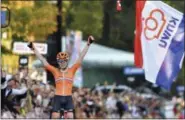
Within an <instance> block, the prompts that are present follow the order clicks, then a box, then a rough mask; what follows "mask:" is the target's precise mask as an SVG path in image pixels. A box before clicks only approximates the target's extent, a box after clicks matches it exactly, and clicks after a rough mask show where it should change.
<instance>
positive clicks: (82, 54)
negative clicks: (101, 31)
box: [76, 36, 94, 63]
mask: <svg viewBox="0 0 185 120" xmlns="http://www.w3.org/2000/svg"><path fill="white" fill-rule="evenodd" d="M93 41H94V37H93V36H89V37H88V42H87V45H86V46H85V48H84V49H83V50H82V52H81V53H80V56H79V58H78V60H77V61H76V63H82V61H83V59H84V57H85V55H86V53H87V51H88V49H89V47H90V45H91V43H93Z"/></svg>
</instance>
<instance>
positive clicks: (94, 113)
mask: <svg viewBox="0 0 185 120" xmlns="http://www.w3.org/2000/svg"><path fill="white" fill-rule="evenodd" d="M54 92H55V87H54V86H53V85H50V84H47V83H46V84H44V83H42V82H41V81H37V80H33V79H30V78H29V77H28V76H26V77H23V78H21V79H20V78H19V75H18V74H16V75H13V76H11V77H7V75H6V74H5V72H3V71H2V73H1V118H50V117H51V116H50V115H51V110H52V98H53V96H54ZM73 102H74V105H75V110H74V113H75V118H83V119H85V118H96V119H97V118H99V119H105V118H130V119H134V118H148V119H150V118H155V119H160V118H167V112H166V111H167V109H165V103H166V100H165V99H162V98H145V97H143V96H140V95H136V93H134V92H130V91H122V92H119V93H115V92H114V91H113V90H107V89H104V90H96V89H90V88H74V89H73ZM169 102H170V104H171V105H173V106H172V107H173V108H172V113H173V116H172V118H184V100H183V99H180V98H173V99H171V100H170V101H169ZM172 113H170V114H172Z"/></svg>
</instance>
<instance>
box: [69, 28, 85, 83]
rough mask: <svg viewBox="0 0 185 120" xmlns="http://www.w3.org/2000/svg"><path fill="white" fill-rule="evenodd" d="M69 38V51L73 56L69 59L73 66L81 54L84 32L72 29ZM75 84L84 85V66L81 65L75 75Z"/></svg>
mask: <svg viewBox="0 0 185 120" xmlns="http://www.w3.org/2000/svg"><path fill="white" fill-rule="evenodd" d="M66 39H67V41H66V42H67V51H68V52H69V54H70V56H71V58H70V61H69V65H70V66H72V65H73V64H75V62H76V60H77V59H78V57H79V55H80V52H81V51H80V47H81V46H80V45H81V41H82V32H80V31H70V33H69V34H68V36H67V37H66ZM74 86H75V87H82V86H83V75H82V67H80V68H79V69H78V70H77V71H76V74H75V77H74Z"/></svg>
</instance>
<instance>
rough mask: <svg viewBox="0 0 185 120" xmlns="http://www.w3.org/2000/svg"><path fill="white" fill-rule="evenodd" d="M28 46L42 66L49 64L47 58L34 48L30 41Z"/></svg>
mask: <svg viewBox="0 0 185 120" xmlns="http://www.w3.org/2000/svg"><path fill="white" fill-rule="evenodd" d="M28 47H29V48H30V49H32V50H33V52H34V53H35V55H36V56H37V58H38V59H39V60H40V61H41V62H42V63H43V65H44V67H46V66H47V65H49V63H48V62H47V60H46V59H45V58H44V57H43V56H42V55H41V54H40V53H39V51H38V50H37V49H36V47H35V46H34V44H33V43H32V42H30V43H29V45H28Z"/></svg>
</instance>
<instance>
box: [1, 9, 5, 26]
mask: <svg viewBox="0 0 185 120" xmlns="http://www.w3.org/2000/svg"><path fill="white" fill-rule="evenodd" d="M5 24H6V11H1V25H5Z"/></svg>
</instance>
